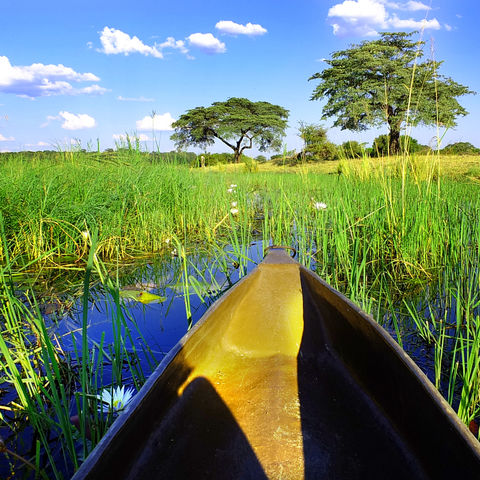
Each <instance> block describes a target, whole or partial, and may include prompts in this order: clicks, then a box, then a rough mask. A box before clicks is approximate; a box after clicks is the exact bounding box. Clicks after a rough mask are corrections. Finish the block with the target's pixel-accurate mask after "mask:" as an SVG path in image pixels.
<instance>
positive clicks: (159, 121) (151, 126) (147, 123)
mask: <svg viewBox="0 0 480 480" xmlns="http://www.w3.org/2000/svg"><path fill="white" fill-rule="evenodd" d="M174 121H175V119H174V118H173V117H172V116H171V115H170V112H166V113H162V114H161V115H157V114H155V115H154V116H153V118H152V116H151V115H147V116H146V117H143V118H142V119H141V120H137V130H147V131H152V130H158V131H169V130H173V127H172V123H173V122H174Z"/></svg>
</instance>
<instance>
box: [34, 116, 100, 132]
mask: <svg viewBox="0 0 480 480" xmlns="http://www.w3.org/2000/svg"><path fill="white" fill-rule="evenodd" d="M52 120H60V121H63V123H62V128H64V129H65V130H83V129H85V128H93V127H95V126H96V124H97V123H96V122H95V119H94V118H93V117H91V116H90V115H87V114H86V113H78V114H76V113H70V112H66V111H62V112H59V113H58V115H49V116H48V117H47V122H46V123H44V124H43V125H42V127H46V126H47V125H48V124H49V123H50V122H51V121H52Z"/></svg>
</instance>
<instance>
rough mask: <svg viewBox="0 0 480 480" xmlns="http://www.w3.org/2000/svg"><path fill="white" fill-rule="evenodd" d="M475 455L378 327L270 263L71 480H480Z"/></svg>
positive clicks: (467, 437)
mask: <svg viewBox="0 0 480 480" xmlns="http://www.w3.org/2000/svg"><path fill="white" fill-rule="evenodd" d="M479 469H480V448H479V445H478V443H477V441H476V439H475V438H474V437H473V436H472V435H471V433H470V432H469V431H468V430H467V429H466V427H465V426H463V425H462V424H461V422H460V421H459V420H458V418H457V417H456V415H455V413H454V412H453V411H452V410H451V408H450V407H449V406H448V405H447V404H446V402H445V401H444V400H443V399H442V398H441V396H440V395H439V394H438V392H437V391H436V390H435V388H434V387H433V386H432V385H431V383H430V382H429V381H428V379H427V378H426V377H425V375H424V374H423V373H422V372H421V371H420V370H419V369H418V367H416V366H415V365H414V363H413V362H412V361H411V360H410V359H409V358H408V357H407V355H405V353H404V352H403V351H402V350H401V349H400V348H399V347H398V345H397V344H396V343H395V342H394V341H393V340H392V339H391V338H390V336H389V335H388V334H387V333H386V332H385V331H384V330H383V329H382V328H381V327H379V326H378V325H377V324H376V323H375V322H374V321H373V319H371V318H370V317H369V316H367V315H366V314H365V313H363V312H362V311H361V310H359V309H358V307H356V306H355V305H354V304H353V303H351V302H350V301H348V300H347V299H346V298H345V297H343V296H342V295H340V294H339V293H338V292H336V291H335V290H333V289H332V288H331V287H329V286H328V285H327V284H325V283H324V282H323V281H322V280H321V279H319V278H318V277H317V276H316V275H315V274H313V273H312V272H310V271H309V270H307V269H305V268H303V267H301V266H300V265H299V264H298V263H297V262H294V261H293V260H291V259H290V258H289V257H288V256H287V255H286V254H285V252H283V251H282V250H273V251H272V252H271V253H269V254H268V255H267V257H266V258H265V260H264V261H263V262H262V264H260V265H259V267H258V268H257V269H256V270H255V271H254V272H252V273H251V274H250V275H248V276H247V277H246V278H244V279H243V280H242V281H241V282H239V283H238V284H237V285H236V286H235V287H234V288H232V289H231V290H230V291H229V292H228V293H227V294H226V295H224V296H223V297H222V298H221V299H220V300H219V301H217V302H216V303H215V304H214V305H213V306H212V307H211V308H210V309H209V310H208V312H207V313H206V314H205V316H204V317H203V319H202V320H201V321H199V322H198V323H197V325H196V326H195V327H194V329H192V331H191V332H189V333H188V334H187V335H186V336H185V337H184V338H183V339H182V340H181V341H180V343H179V344H178V345H177V346H176V347H175V348H174V349H173V350H172V351H171V352H170V353H169V354H168V356H167V357H166V358H165V359H164V361H163V362H162V363H161V365H160V366H159V367H158V368H157V370H156V371H155V372H154V373H153V374H152V375H151V377H150V378H149V380H148V381H147V383H146V384H145V385H144V387H143V388H142V390H141V391H140V392H139V393H138V395H137V396H136V398H135V399H134V401H133V402H132V404H131V405H130V406H129V407H128V409H127V411H125V413H124V414H122V415H121V416H120V417H119V418H118V419H117V421H116V422H115V423H114V425H113V426H112V427H111V429H110V430H109V431H108V432H107V434H106V435H105V437H104V438H103V439H102V441H101V442H100V443H99V445H98V446H97V448H96V449H95V450H94V451H93V452H92V453H91V455H90V456H89V457H88V458H87V460H86V461H85V462H84V464H83V465H82V467H81V468H80V470H79V471H78V472H77V474H76V475H75V476H74V479H75V480H79V479H84V478H85V479H87V478H88V479H93V478H95V479H100V478H102V479H103V478H112V479H113V478H114V479H137V478H145V479H147V478H148V479H187V478H188V479H190V478H204V479H207V478H219V479H260V480H261V479H263V478H270V479H297V478H306V479H318V478H328V479H334V478H339V479H384V478H389V479H425V478H436V479H438V478H449V479H451V478H457V477H458V478H462V480H464V479H473V478H478V472H479Z"/></svg>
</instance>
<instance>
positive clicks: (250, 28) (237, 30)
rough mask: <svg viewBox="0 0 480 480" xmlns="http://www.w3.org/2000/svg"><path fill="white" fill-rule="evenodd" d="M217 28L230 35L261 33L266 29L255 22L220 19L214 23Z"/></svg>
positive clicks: (265, 31)
mask: <svg viewBox="0 0 480 480" xmlns="http://www.w3.org/2000/svg"><path fill="white" fill-rule="evenodd" d="M215 28H216V29H217V30H220V32H222V33H229V34H231V35H250V36H254V35H263V34H264V33H267V30H266V29H265V28H263V27H262V26H261V25H258V24H257V23H250V22H248V23H247V24H246V25H241V24H239V23H235V22H232V21H231V20H221V21H220V22H217V24H216V25H215Z"/></svg>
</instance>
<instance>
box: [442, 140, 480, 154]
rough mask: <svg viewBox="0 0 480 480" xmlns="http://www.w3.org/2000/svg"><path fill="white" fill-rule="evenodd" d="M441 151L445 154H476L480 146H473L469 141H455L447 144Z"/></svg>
mask: <svg viewBox="0 0 480 480" xmlns="http://www.w3.org/2000/svg"><path fill="white" fill-rule="evenodd" d="M441 152H442V153H444V154H445V155H477V154H479V153H480V148H476V147H474V146H473V145H472V144H471V143H469V142H457V143H452V144H450V145H447V146H446V147H445V148H444V149H442V150H441Z"/></svg>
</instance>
